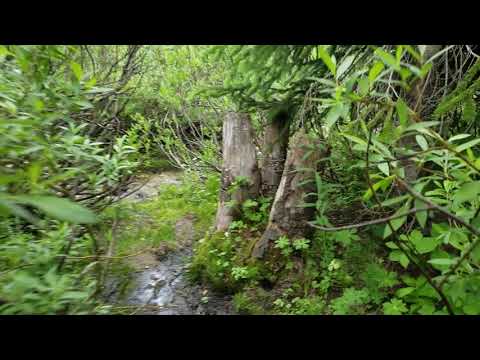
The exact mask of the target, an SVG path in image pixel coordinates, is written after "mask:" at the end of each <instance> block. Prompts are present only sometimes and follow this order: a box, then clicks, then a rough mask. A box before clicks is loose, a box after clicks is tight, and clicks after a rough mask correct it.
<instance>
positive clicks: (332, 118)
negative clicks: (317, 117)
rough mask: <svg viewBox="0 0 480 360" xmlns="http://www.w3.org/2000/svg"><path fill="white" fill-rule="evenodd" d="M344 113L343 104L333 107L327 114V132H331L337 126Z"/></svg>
mask: <svg viewBox="0 0 480 360" xmlns="http://www.w3.org/2000/svg"><path fill="white" fill-rule="evenodd" d="M342 113H343V104H341V103H339V104H336V105H335V106H333V107H332V108H331V109H330V111H329V112H328V114H327V118H326V119H325V127H326V128H327V131H329V130H330V128H331V127H332V126H333V125H335V123H336V122H337V120H338V119H339V118H340V116H341V115H342Z"/></svg>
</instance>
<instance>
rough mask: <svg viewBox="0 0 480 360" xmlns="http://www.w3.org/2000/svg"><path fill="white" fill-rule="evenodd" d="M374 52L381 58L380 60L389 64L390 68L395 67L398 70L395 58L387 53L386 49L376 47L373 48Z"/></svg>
mask: <svg viewBox="0 0 480 360" xmlns="http://www.w3.org/2000/svg"><path fill="white" fill-rule="evenodd" d="M375 54H376V55H377V56H378V57H379V58H380V59H382V61H383V62H384V63H385V64H386V65H388V66H390V67H391V68H393V69H395V70H397V71H398V70H400V66H399V65H398V63H397V60H396V59H395V58H394V57H393V55H391V54H389V53H387V52H386V51H384V50H382V49H380V48H377V49H375Z"/></svg>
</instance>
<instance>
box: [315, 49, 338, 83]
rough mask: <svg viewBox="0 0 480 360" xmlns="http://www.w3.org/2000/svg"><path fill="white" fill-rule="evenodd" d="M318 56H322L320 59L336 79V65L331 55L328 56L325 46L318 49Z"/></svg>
mask: <svg viewBox="0 0 480 360" xmlns="http://www.w3.org/2000/svg"><path fill="white" fill-rule="evenodd" d="M318 55H319V56H320V58H321V59H322V60H323V62H324V63H325V65H327V67H328V69H329V70H330V72H331V73H332V75H333V76H334V77H336V65H335V63H334V62H333V60H332V58H331V57H330V55H329V54H328V52H327V50H326V49H325V46H324V45H320V46H319V47H318Z"/></svg>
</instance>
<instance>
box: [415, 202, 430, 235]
mask: <svg viewBox="0 0 480 360" xmlns="http://www.w3.org/2000/svg"><path fill="white" fill-rule="evenodd" d="M414 206H415V208H416V209H422V208H425V204H424V202H423V201H420V200H418V199H415V202H414ZM427 217H428V212H427V211H417V212H416V213H415V218H416V219H417V221H418V224H419V225H420V226H421V227H422V228H424V227H425V226H426V225H427Z"/></svg>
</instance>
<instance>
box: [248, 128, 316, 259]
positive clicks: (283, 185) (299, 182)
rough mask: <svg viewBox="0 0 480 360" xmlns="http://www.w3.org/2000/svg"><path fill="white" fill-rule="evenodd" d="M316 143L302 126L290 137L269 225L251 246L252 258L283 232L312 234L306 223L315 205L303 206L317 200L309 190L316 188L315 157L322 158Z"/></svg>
mask: <svg viewBox="0 0 480 360" xmlns="http://www.w3.org/2000/svg"><path fill="white" fill-rule="evenodd" d="M317 142H318V141H315V142H313V141H312V140H311V139H310V138H309V137H308V136H307V135H306V134H305V131H304V130H303V129H301V130H300V131H298V132H297V133H296V134H295V135H294V136H293V137H292V138H291V140H290V149H289V151H288V155H287V160H286V162H285V166H284V169H283V175H282V178H281V181H280V185H279V186H278V189H277V192H276V194H275V200H274V202H273V205H272V209H271V211H270V216H269V220H268V225H267V228H266V230H265V232H264V233H263V235H262V237H261V238H260V240H259V241H258V242H257V243H256V244H255V246H254V249H253V252H252V256H253V257H255V258H262V257H263V256H264V255H265V252H266V251H267V249H268V247H269V246H270V245H271V243H272V242H274V241H275V240H277V239H278V238H279V237H281V236H283V235H285V236H287V237H288V238H290V239H294V238H302V237H305V236H308V235H309V234H311V232H312V229H311V227H309V226H308V225H307V224H306V223H305V222H306V221H309V220H312V219H313V217H314V215H315V208H313V207H304V206H302V205H303V204H305V203H306V202H307V203H312V202H315V201H316V197H315V196H314V195H311V193H314V192H315V191H316V186H315V171H316V169H317V164H318V160H320V159H321V158H322V157H323V154H322V153H321V151H320V150H317V149H319V147H318V145H319V144H317ZM312 146H315V150H314V151H311V148H312ZM307 169H308V170H307ZM307 194H310V195H309V196H306V195H307Z"/></svg>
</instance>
